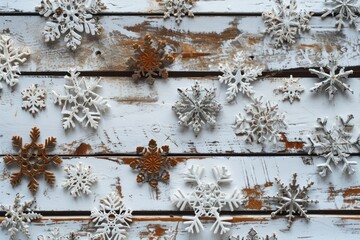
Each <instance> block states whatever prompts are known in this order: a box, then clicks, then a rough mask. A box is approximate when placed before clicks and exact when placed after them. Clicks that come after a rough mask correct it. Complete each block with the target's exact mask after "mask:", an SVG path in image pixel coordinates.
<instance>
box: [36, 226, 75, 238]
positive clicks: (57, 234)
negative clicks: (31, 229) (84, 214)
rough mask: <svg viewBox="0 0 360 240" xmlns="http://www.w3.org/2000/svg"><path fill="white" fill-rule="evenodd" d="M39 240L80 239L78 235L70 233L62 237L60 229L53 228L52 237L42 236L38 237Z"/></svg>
mask: <svg viewBox="0 0 360 240" xmlns="http://www.w3.org/2000/svg"><path fill="white" fill-rule="evenodd" d="M37 239H38V240H78V239H80V238H79V236H77V234H76V233H74V232H70V233H69V234H67V235H65V236H60V229H59V228H53V229H51V230H50V235H44V234H42V235H40V236H38V237H37Z"/></svg>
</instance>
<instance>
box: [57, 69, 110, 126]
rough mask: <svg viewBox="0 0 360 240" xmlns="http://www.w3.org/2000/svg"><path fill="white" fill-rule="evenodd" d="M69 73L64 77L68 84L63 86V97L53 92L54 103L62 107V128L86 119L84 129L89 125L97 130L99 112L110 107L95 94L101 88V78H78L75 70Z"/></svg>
mask: <svg viewBox="0 0 360 240" xmlns="http://www.w3.org/2000/svg"><path fill="white" fill-rule="evenodd" d="M69 73H70V76H65V79H66V80H67V81H68V82H70V84H69V85H65V86H64V88H65V95H59V94H57V93H56V92H55V91H53V93H54V96H55V99H54V103H55V104H56V103H58V104H59V105H60V106H61V105H63V108H62V111H61V113H62V114H63V119H62V120H63V128H64V129H68V128H72V127H75V122H74V120H77V121H78V122H79V123H82V122H83V121H84V120H85V119H86V120H87V121H86V123H85V127H87V126H88V125H90V126H91V127H92V128H95V129H97V127H98V126H99V120H100V116H101V112H104V111H106V110H107V109H108V108H109V107H110V105H109V104H108V103H107V101H106V100H104V98H103V97H101V96H100V95H98V94H97V93H96V92H95V91H96V89H97V88H101V85H99V82H100V80H101V78H95V79H94V78H89V79H87V78H85V77H79V75H80V73H79V72H77V71H76V70H75V69H71V70H70V71H69Z"/></svg>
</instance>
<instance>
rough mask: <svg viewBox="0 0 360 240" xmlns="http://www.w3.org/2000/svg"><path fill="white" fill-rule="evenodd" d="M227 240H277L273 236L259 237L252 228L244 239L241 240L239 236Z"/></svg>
mask: <svg viewBox="0 0 360 240" xmlns="http://www.w3.org/2000/svg"><path fill="white" fill-rule="evenodd" d="M229 240H277V237H276V235H275V234H272V235H271V236H268V235H266V236H265V237H260V236H259V234H258V233H257V231H256V230H255V229H254V228H251V229H250V231H249V232H248V234H247V235H246V237H245V238H244V237H243V238H241V237H240V236H234V235H233V236H230V237H229Z"/></svg>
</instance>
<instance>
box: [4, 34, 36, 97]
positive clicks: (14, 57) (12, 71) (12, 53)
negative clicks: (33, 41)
mask: <svg viewBox="0 0 360 240" xmlns="http://www.w3.org/2000/svg"><path fill="white" fill-rule="evenodd" d="M13 45H14V41H13V40H12V39H11V38H10V37H8V36H5V35H2V34H0V90H1V89H2V84H1V80H3V81H5V82H6V84H8V85H9V86H10V87H13V86H15V85H16V84H17V83H18V82H19V74H20V70H19V64H21V63H24V62H25V61H26V56H28V55H30V51H29V50H27V49H26V50H21V49H18V48H14V46H13Z"/></svg>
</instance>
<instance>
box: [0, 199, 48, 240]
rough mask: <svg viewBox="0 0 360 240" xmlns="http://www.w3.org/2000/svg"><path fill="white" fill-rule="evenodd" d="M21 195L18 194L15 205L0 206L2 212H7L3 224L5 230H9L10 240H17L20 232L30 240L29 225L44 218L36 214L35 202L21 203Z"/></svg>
mask: <svg viewBox="0 0 360 240" xmlns="http://www.w3.org/2000/svg"><path fill="white" fill-rule="evenodd" d="M22 198H23V197H21V196H20V194H19V193H17V194H16V197H15V200H14V204H13V205H8V206H6V205H3V204H0V210H1V211H5V212H6V213H5V218H4V220H2V222H1V226H2V227H3V228H8V234H9V239H10V240H15V239H16V235H17V233H18V232H22V233H23V234H24V235H25V236H26V237H27V238H28V239H30V230H29V225H28V224H27V223H29V222H31V221H33V220H36V219H40V218H41V217H42V216H41V215H40V214H38V213H34V211H33V210H32V206H33V204H34V203H35V200H31V201H25V202H23V203H21V202H20V201H21V199H22Z"/></svg>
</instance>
